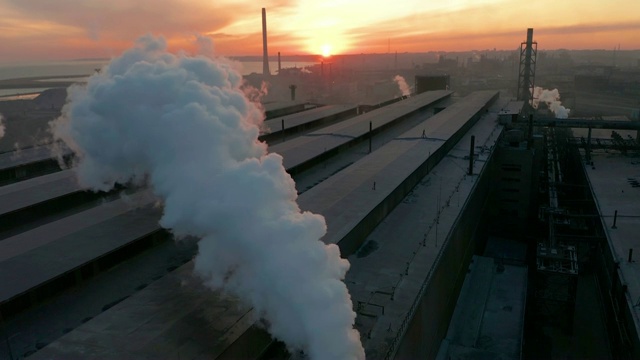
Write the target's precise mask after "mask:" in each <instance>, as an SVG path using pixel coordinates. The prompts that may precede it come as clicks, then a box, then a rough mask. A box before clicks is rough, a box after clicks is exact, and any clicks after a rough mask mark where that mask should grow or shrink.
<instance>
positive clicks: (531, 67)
mask: <svg viewBox="0 0 640 360" xmlns="http://www.w3.org/2000/svg"><path fill="white" fill-rule="evenodd" d="M537 55H538V43H537V42H535V41H533V29H531V28H529V29H527V41H526V42H523V43H521V44H520V66H519V69H518V100H523V101H525V102H527V103H529V105H533V89H534V85H535V79H536V57H537Z"/></svg>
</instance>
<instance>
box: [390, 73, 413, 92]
mask: <svg viewBox="0 0 640 360" xmlns="http://www.w3.org/2000/svg"><path fill="white" fill-rule="evenodd" d="M393 81H395V82H396V83H397V84H398V87H399V88H400V92H401V93H402V96H410V95H411V90H410V89H409V85H407V81H406V80H405V79H404V78H403V77H402V76H400V75H396V76H395V77H394V78H393Z"/></svg>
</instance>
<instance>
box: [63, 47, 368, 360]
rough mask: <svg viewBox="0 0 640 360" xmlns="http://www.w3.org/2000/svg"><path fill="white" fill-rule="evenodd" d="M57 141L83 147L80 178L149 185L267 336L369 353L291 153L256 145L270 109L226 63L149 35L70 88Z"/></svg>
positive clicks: (317, 351) (211, 281) (198, 263)
mask: <svg viewBox="0 0 640 360" xmlns="http://www.w3.org/2000/svg"><path fill="white" fill-rule="evenodd" d="M67 101H68V102H67V105H65V107H64V108H63V112H62V116H61V117H60V118H58V119H56V120H55V121H54V122H53V123H52V130H53V132H54V135H55V137H56V138H57V139H62V140H64V142H65V143H66V144H67V145H68V146H69V147H70V148H71V149H73V150H74V151H75V152H76V154H78V158H79V160H78V164H77V168H76V169H77V170H76V171H77V174H78V178H79V181H80V183H81V184H82V185H84V186H86V187H90V188H93V189H96V190H107V189H110V188H111V187H113V185H114V184H115V183H116V182H119V183H126V182H134V183H143V182H147V183H148V185H149V186H150V187H151V188H152V190H153V191H154V192H155V193H156V195H158V196H159V197H160V198H162V199H163V201H164V214H163V216H162V219H161V221H160V224H161V225H162V226H163V227H165V228H167V229H171V231H172V232H173V233H175V234H176V235H178V236H184V235H195V236H197V237H200V238H201V240H200V242H199V245H198V246H199V253H198V255H197V256H196V258H195V271H196V273H197V274H198V275H199V276H200V277H201V278H202V279H203V280H204V281H205V283H206V284H207V285H208V286H210V287H211V288H214V289H221V288H222V289H224V290H225V291H228V292H230V293H232V294H235V295H237V296H239V297H240V298H241V299H242V300H243V301H246V302H248V303H250V304H251V305H252V306H253V307H254V308H255V309H256V310H257V313H259V314H260V316H262V317H264V318H265V319H266V320H267V322H268V324H269V329H268V330H269V331H270V332H271V334H273V335H274V336H275V337H277V338H279V339H281V340H283V341H284V342H285V343H286V344H287V345H288V347H289V348H290V349H291V350H294V349H295V350H303V351H304V352H305V353H307V354H308V355H309V356H310V357H311V358H312V359H363V358H364V350H363V347H362V345H361V343H360V337H359V333H358V332H357V331H356V330H355V329H354V328H353V325H354V321H355V316H356V315H355V313H354V311H353V309H352V302H351V297H350V295H349V293H348V290H347V287H346V285H345V284H344V282H343V281H342V280H343V279H344V276H345V273H346V271H347V270H348V268H349V263H348V261H347V260H345V259H342V258H341V257H340V253H339V249H338V247H337V246H336V245H325V244H324V243H322V242H321V241H320V240H319V239H320V238H321V237H322V236H323V235H324V234H325V232H326V225H325V222H324V218H323V217H322V216H320V215H316V214H312V213H309V212H301V210H300V208H299V207H298V205H297V203H296V198H297V194H296V189H295V184H294V182H293V180H292V179H291V177H290V176H289V175H288V174H287V173H286V172H285V169H284V167H283V165H282V157H281V156H280V155H278V154H274V153H270V154H268V153H267V149H266V145H265V144H264V143H261V142H258V140H257V137H258V126H259V124H260V123H261V122H262V121H263V117H264V115H263V113H262V112H261V111H260V110H259V109H258V107H257V106H256V104H254V103H252V102H251V101H250V100H248V99H247V97H246V96H245V93H244V91H243V90H242V77H241V75H240V74H239V73H238V72H237V71H235V70H234V69H233V68H232V67H231V66H228V64H227V63H226V62H224V61H222V62H221V61H217V60H212V59H210V58H207V57H203V56H196V57H189V56H187V55H185V54H179V55H174V54H170V53H167V52H166V44H165V41H164V39H162V38H154V37H152V36H145V37H142V38H140V39H139V40H138V41H137V43H136V45H135V46H134V47H133V48H132V49H130V50H128V51H126V52H125V53H124V54H123V55H122V56H120V57H119V58H115V59H114V60H112V61H111V63H110V64H109V65H108V66H107V67H106V68H105V69H104V71H103V72H101V73H99V74H95V75H94V76H92V77H91V78H90V79H89V80H88V82H87V84H86V85H85V86H83V87H78V86H76V87H72V88H71V89H70V90H69V95H68V99H67Z"/></svg>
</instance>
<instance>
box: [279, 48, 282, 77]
mask: <svg viewBox="0 0 640 360" xmlns="http://www.w3.org/2000/svg"><path fill="white" fill-rule="evenodd" d="M280 70H282V66H281V64H280V51H278V75H280Z"/></svg>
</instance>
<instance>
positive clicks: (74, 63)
mask: <svg viewBox="0 0 640 360" xmlns="http://www.w3.org/2000/svg"><path fill="white" fill-rule="evenodd" d="M108 63H109V61H108V60H70V61H54V62H33V63H29V62H27V63H18V64H0V80H7V79H16V78H27V77H65V76H77V75H91V74H93V73H94V72H95V69H100V68H102V67H104V66H105V65H107V64H108ZM239 63H240V65H241V67H242V74H243V75H248V74H251V73H254V72H255V73H259V74H261V73H262V62H261V61H246V62H239ZM315 64H316V63H312V62H294V61H283V62H282V67H283V68H292V67H306V66H311V65H315ZM269 69H270V70H271V73H272V74H275V73H276V72H277V71H278V62H277V61H271V62H269Z"/></svg>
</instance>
